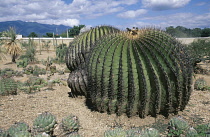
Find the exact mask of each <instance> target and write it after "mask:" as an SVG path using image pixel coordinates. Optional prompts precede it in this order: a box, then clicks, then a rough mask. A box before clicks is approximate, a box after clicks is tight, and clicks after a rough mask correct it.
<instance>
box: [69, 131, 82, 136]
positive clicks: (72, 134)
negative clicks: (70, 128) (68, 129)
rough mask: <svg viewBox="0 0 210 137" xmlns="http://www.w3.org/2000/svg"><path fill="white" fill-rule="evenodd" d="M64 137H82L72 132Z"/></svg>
mask: <svg viewBox="0 0 210 137" xmlns="http://www.w3.org/2000/svg"><path fill="white" fill-rule="evenodd" d="M66 137H82V136H81V135H80V134H79V133H78V132H73V133H70V134H68V135H66Z"/></svg>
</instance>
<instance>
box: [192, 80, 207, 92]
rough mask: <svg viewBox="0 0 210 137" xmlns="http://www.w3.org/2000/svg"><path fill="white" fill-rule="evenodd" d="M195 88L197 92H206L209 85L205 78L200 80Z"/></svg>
mask: <svg viewBox="0 0 210 137" xmlns="http://www.w3.org/2000/svg"><path fill="white" fill-rule="evenodd" d="M194 88H195V89H197V90H206V88H207V84H206V81H205V80H204V78H199V79H197V80H196V81H195V85H194Z"/></svg>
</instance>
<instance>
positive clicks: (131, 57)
mask: <svg viewBox="0 0 210 137" xmlns="http://www.w3.org/2000/svg"><path fill="white" fill-rule="evenodd" d="M192 72H193V70H192V64H191V62H190V58H189V57H188V55H187V53H186V52H185V49H184V47H183V46H182V45H181V44H180V43H179V42H178V41H176V39H174V38H172V37H171V36H169V35H168V34H166V33H165V32H163V31H160V30H157V29H142V30H137V31H136V33H135V35H134V34H133V33H130V32H122V33H117V34H111V35H108V36H106V37H103V38H101V39H100V40H99V41H97V42H96V43H95V48H94V49H93V50H92V51H91V53H90V56H89V59H88V61H87V73H88V75H87V80H88V89H87V92H88V93H87V94H88V95H89V96H90V101H91V102H92V104H93V105H94V106H95V108H96V110H98V111H100V112H109V113H117V114H118V115H121V114H122V113H126V114H127V115H128V116H129V117H130V116H133V115H139V116H140V117H141V118H144V117H145V116H147V115H151V116H156V115H157V114H163V115H165V116H167V115H168V114H169V113H177V112H178V111H179V110H183V109H184V108H185V106H186V104H187V102H188V101H189V97H190V94H191V90H192V87H191V82H192Z"/></svg>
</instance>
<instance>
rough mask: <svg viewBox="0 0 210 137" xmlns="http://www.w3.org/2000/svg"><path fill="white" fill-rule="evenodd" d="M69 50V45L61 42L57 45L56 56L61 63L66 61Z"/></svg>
mask: <svg viewBox="0 0 210 137" xmlns="http://www.w3.org/2000/svg"><path fill="white" fill-rule="evenodd" d="M66 51H67V45H66V44H60V45H59V46H57V47H56V58H57V60H58V62H59V63H63V62H65V55H66Z"/></svg>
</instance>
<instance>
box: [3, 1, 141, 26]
mask: <svg viewBox="0 0 210 137" xmlns="http://www.w3.org/2000/svg"><path fill="white" fill-rule="evenodd" d="M137 2H138V0H129V1H127V0H100V1H96V0H73V1H72V2H71V3H68V4H67V3H65V2H64V0H18V1H16V0H15V1H14V0H5V1H2V2H1V3H0V17H1V18H0V21H12V20H22V21H35V22H39V23H48V24H63V25H69V26H72V25H76V24H78V23H79V22H80V20H81V19H91V18H97V17H99V16H104V15H108V14H112V13H116V12H121V11H123V10H124V7H125V6H126V5H128V6H129V5H132V4H136V3H137Z"/></svg>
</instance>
